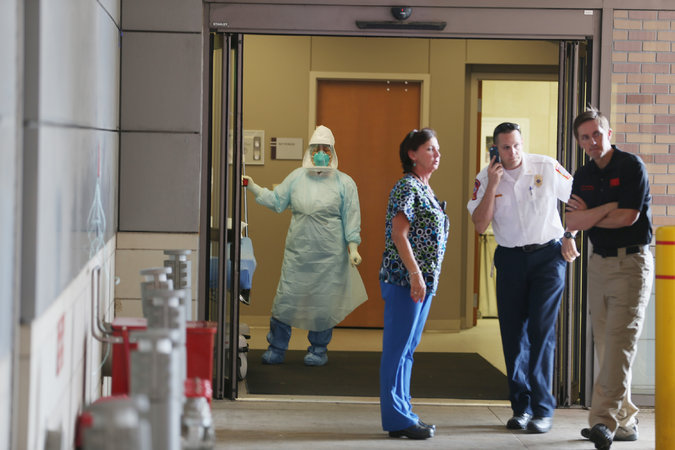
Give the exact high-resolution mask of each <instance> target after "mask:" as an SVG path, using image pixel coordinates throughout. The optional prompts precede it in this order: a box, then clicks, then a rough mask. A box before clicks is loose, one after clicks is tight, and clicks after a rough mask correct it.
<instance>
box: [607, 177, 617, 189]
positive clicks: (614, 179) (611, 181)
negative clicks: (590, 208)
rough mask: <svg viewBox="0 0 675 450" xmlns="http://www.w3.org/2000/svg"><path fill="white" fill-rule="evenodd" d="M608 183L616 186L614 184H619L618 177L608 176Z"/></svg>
mask: <svg viewBox="0 0 675 450" xmlns="http://www.w3.org/2000/svg"><path fill="white" fill-rule="evenodd" d="M609 185H610V186H611V187H616V186H618V185H619V178H618V177H617V178H610V180H609Z"/></svg>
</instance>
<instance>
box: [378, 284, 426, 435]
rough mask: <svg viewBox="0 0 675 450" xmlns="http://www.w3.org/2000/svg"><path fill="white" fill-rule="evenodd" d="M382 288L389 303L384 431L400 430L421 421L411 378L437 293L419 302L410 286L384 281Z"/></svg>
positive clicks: (382, 366)
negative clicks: (412, 399) (414, 408)
mask: <svg viewBox="0 0 675 450" xmlns="http://www.w3.org/2000/svg"><path fill="white" fill-rule="evenodd" d="M380 288H381V290H382V298H384V302H385V303H384V330H383V332H382V359H381V361H380V412H381V415H382V429H384V430H385V431H398V430H403V429H405V428H408V427H410V426H412V425H416V424H417V421H418V417H417V414H415V413H413V412H412V405H411V404H410V376H411V374H412V366H413V353H414V352H415V348H417V344H419V342H420V338H421V337H422V331H423V330H424V324H425V322H426V321H427V316H428V315H429V308H430V307H431V298H432V297H433V294H428V295H427V296H426V298H425V299H424V301H423V302H418V303H416V302H414V301H413V299H412V298H410V288H408V287H403V286H394V285H391V284H388V283H382V282H380Z"/></svg>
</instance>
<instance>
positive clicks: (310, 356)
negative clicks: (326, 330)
mask: <svg viewBox="0 0 675 450" xmlns="http://www.w3.org/2000/svg"><path fill="white" fill-rule="evenodd" d="M327 362H328V354H327V353H324V354H323V355H317V354H316V353H312V352H307V354H306V355H305V365H306V366H323V365H324V364H326V363H327Z"/></svg>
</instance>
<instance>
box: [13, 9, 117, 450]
mask: <svg viewBox="0 0 675 450" xmlns="http://www.w3.org/2000/svg"><path fill="white" fill-rule="evenodd" d="M12 3H13V2H12ZM22 4H23V5H24V8H25V10H24V14H25V22H22V21H18V23H19V24H21V23H25V30H23V31H25V33H24V32H21V35H20V38H19V39H20V42H21V44H22V45H21V46H20V47H22V48H21V51H22V52H23V53H22V56H23V61H24V62H25V65H23V64H21V62H19V67H22V68H23V69H24V71H23V88H24V89H23V90H17V91H16V92H17V93H18V95H19V96H20V98H21V101H22V102H23V118H22V119H23V121H22V122H20V123H21V124H22V125H23V146H22V152H21V155H22V161H21V166H22V167H21V170H22V173H21V177H22V179H23V183H22V186H21V205H22V212H21V220H22V224H21V231H22V241H21V258H20V260H21V266H20V269H21V293H20V298H21V303H20V304H21V320H22V321H21V325H20V334H19V336H20V338H19V345H18V346H17V347H15V349H14V351H15V352H17V355H18V358H19V359H18V361H19V364H18V367H14V370H17V372H16V373H17V374H18V383H17V388H18V400H17V404H16V405H15V410H14V411H13V412H12V414H13V416H14V417H15V418H16V423H18V427H17V428H15V429H14V430H13V431H14V432H15V433H16V435H15V437H14V444H15V447H14V448H26V449H35V448H46V446H52V447H48V448H67V447H69V446H72V444H73V442H74V432H75V419H76V417H77V415H78V413H79V412H80V411H81V409H82V406H83V405H85V404H87V403H89V402H91V401H93V400H94V399H96V398H98V397H99V396H100V395H101V392H102V386H101V379H102V377H101V372H100V366H101V361H102V359H103V354H104V349H103V347H102V346H101V345H100V344H99V343H98V342H97V341H94V339H93V338H92V336H91V333H90V332H89V325H90V320H89V317H90V311H91V271H92V268H93V267H95V266H100V267H101V268H102V279H101V292H102V295H103V299H102V309H103V311H104V312H106V317H107V318H108V320H110V317H111V309H112V299H113V296H112V287H113V283H112V279H113V276H112V270H113V267H114V248H115V231H116V223H117V208H116V205H117V188H118V186H117V171H118V145H119V139H118V128H119V127H118V118H119V109H118V104H119V100H118V99H119V89H118V86H119V19H120V5H119V2H117V1H115V0H50V1H32V2H23V3H22ZM4 5H5V4H4V3H3V7H4ZM4 17H5V16H4V15H3V18H4ZM3 31H4V28H3ZM10 67H12V65H10ZM3 141H4V139H3ZM3 248H4V247H3ZM3 273H4V271H3ZM3 313H4V311H3ZM4 398H5V397H4V396H3V399H4ZM2 403H3V405H4V404H5V402H4V401H3V402H2ZM2 423H3V424H4V423H6V422H4V421H3V422H2ZM2 435H3V437H4V436H5V434H4V433H3V434H2Z"/></svg>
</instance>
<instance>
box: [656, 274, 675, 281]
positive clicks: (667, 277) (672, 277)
mask: <svg viewBox="0 0 675 450" xmlns="http://www.w3.org/2000/svg"><path fill="white" fill-rule="evenodd" d="M656 279H657V280H675V275H657V276H656Z"/></svg>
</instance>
